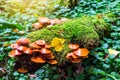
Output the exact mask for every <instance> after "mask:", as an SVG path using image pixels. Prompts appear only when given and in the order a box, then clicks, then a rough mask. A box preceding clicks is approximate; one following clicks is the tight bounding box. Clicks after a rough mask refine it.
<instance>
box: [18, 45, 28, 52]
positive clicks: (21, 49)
mask: <svg viewBox="0 0 120 80" xmlns="http://www.w3.org/2000/svg"><path fill="white" fill-rule="evenodd" d="M26 49H27V47H24V46H19V47H17V50H19V51H25V50H26Z"/></svg>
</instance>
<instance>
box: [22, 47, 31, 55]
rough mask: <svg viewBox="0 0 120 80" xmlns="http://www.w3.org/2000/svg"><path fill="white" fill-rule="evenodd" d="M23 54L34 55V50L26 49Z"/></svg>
mask: <svg viewBox="0 0 120 80" xmlns="http://www.w3.org/2000/svg"><path fill="white" fill-rule="evenodd" d="M23 52H24V53H25V54H32V50H31V49H30V48H26V49H25V50H24V51H23Z"/></svg>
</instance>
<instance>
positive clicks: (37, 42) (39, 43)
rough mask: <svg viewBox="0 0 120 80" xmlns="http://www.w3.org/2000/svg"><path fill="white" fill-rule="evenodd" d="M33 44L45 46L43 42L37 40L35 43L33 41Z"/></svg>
mask: <svg viewBox="0 0 120 80" xmlns="http://www.w3.org/2000/svg"><path fill="white" fill-rule="evenodd" d="M35 43H36V44H37V45H40V46H42V45H45V40H37V41H35Z"/></svg>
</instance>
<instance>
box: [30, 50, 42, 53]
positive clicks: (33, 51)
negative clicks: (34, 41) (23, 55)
mask: <svg viewBox="0 0 120 80" xmlns="http://www.w3.org/2000/svg"><path fill="white" fill-rule="evenodd" d="M35 52H40V50H39V49H34V50H32V53H35Z"/></svg>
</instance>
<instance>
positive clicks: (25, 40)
mask: <svg viewBox="0 0 120 80" xmlns="http://www.w3.org/2000/svg"><path fill="white" fill-rule="evenodd" d="M16 43H17V44H18V45H27V44H29V43H30V40H29V39H28V38H20V39H18V40H17V41H16Z"/></svg>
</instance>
